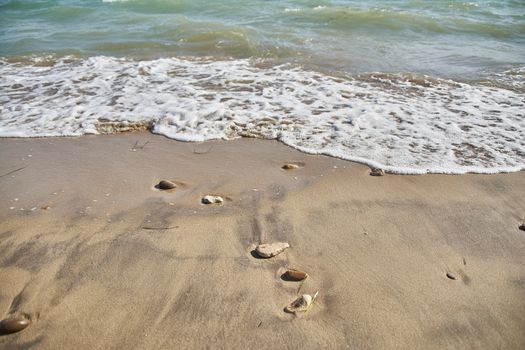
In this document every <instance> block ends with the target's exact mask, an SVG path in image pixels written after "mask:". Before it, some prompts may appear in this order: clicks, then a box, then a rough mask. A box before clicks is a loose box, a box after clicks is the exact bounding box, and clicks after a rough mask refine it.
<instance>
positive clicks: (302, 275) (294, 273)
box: [284, 269, 308, 281]
mask: <svg viewBox="0 0 525 350" xmlns="http://www.w3.org/2000/svg"><path fill="white" fill-rule="evenodd" d="M284 277H285V279H287V280H288V281H302V280H304V279H306V278H307V277H308V274H307V273H306V272H303V271H299V270H295V269H288V270H286V272H285V273H284Z"/></svg>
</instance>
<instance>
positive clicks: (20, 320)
mask: <svg viewBox="0 0 525 350" xmlns="http://www.w3.org/2000/svg"><path fill="white" fill-rule="evenodd" d="M30 323H31V320H29V319H28V318H27V317H25V316H23V315H18V316H13V317H10V318H6V319H5V320H2V322H0V331H1V333H16V332H20V331H22V330H24V329H25V328H26V327H27V326H29V324H30Z"/></svg>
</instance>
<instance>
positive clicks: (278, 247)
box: [255, 242, 290, 258]
mask: <svg viewBox="0 0 525 350" xmlns="http://www.w3.org/2000/svg"><path fill="white" fill-rule="evenodd" d="M288 248H290V245H289V244H288V243H285V242H277V243H266V244H259V245H258V246H257V247H256V248H255V251H256V252H257V255H259V256H260V257H261V258H271V257H273V256H276V255H278V254H281V253H282V252H284V251H285V250H286V249H288Z"/></svg>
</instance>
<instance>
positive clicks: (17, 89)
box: [0, 57, 525, 174]
mask: <svg viewBox="0 0 525 350" xmlns="http://www.w3.org/2000/svg"><path fill="white" fill-rule="evenodd" d="M35 61H39V62H40V61H42V58H39V59H36V60H35ZM39 62H35V63H38V64H34V65H32V64H13V63H7V62H1V63H0V89H1V91H2V94H1V95H0V136H4V137H33V136H77V135H82V134H86V133H99V132H104V131H106V132H107V131H113V130H126V128H128V126H133V125H142V124H148V123H152V124H153V125H154V127H153V130H152V131H153V132H155V133H158V134H162V135H165V136H167V137H170V138H173V139H177V140H180V141H205V140H210V139H225V140H229V139H235V138H238V137H242V136H251V137H260V138H268V139H278V140H280V141H282V142H283V143H285V144H287V145H289V146H291V147H294V148H296V149H298V150H301V151H303V152H307V153H312V154H325V155H330V156H334V157H339V158H343V159H347V160H351V161H356V162H359V163H364V164H367V165H369V166H372V167H381V168H383V169H385V170H386V171H388V172H392V173H403V174H423V173H428V172H431V173H449V174H463V173H496V172H513V171H520V170H524V169H525V141H524V140H525V135H524V133H525V132H524V130H525V114H524V113H525V112H524V111H525V97H524V96H523V95H522V94H519V93H517V92H514V91H510V90H506V89H502V88H494V87H486V86H480V85H469V84H462V83H457V82H453V81H447V80H441V79H435V78H430V77H425V76H414V75H395V74H380V73H377V74H372V75H370V76H367V77H361V78H355V77H354V78H338V77H331V76H327V75H323V74H320V73H317V72H312V71H306V70H303V69H300V68H298V67H293V66H289V65H284V66H277V67H270V68H257V67H256V66H255V65H253V64H252V63H251V62H250V61H249V60H232V61H206V60H201V61H189V60H181V59H175V58H169V59H158V60H152V61H131V60H126V59H116V58H111V57H91V58H89V59H85V60H74V59H67V58H66V59H61V60H58V61H57V62H56V63H55V64H54V65H51V66H39V64H41V63H39Z"/></svg>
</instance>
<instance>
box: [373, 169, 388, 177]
mask: <svg viewBox="0 0 525 350" xmlns="http://www.w3.org/2000/svg"><path fill="white" fill-rule="evenodd" d="M370 175H372V176H383V175H385V171H384V170H383V169H380V168H373V169H372V171H370Z"/></svg>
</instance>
